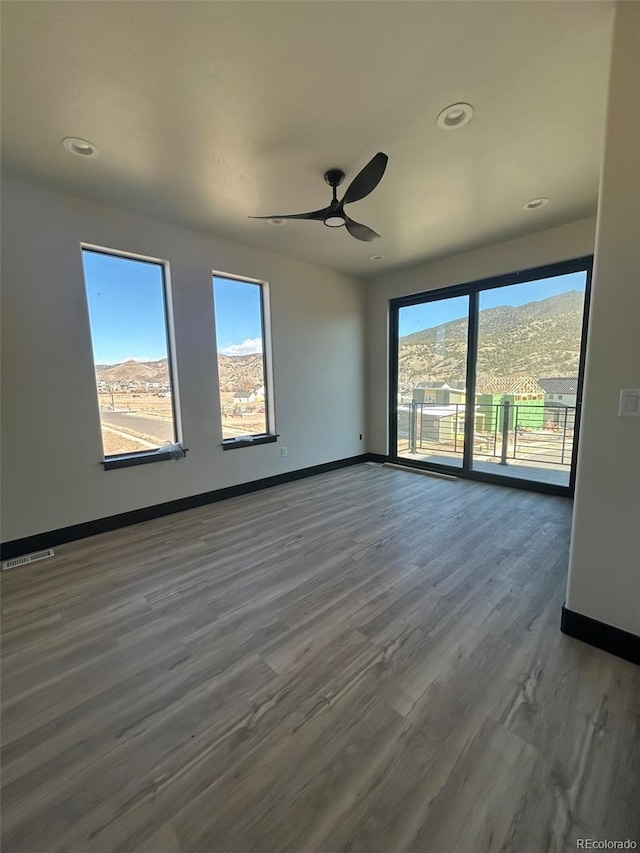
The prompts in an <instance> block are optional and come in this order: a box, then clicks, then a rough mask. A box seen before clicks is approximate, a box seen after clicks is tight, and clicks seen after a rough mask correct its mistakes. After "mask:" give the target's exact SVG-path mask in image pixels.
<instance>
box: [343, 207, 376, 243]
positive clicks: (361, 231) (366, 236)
mask: <svg viewBox="0 0 640 853" xmlns="http://www.w3.org/2000/svg"><path fill="white" fill-rule="evenodd" d="M344 218H345V223H344V224H345V227H346V229H347V231H348V232H349V234H351V236H352V237H355V238H356V240H364V242H365V243H369V242H371V240H377V238H378V237H379V236H380V235H379V234H377V233H376V232H375V231H374V230H373V228H369V227H368V226H367V225H362V224H361V223H360V222H356V221H355V220H354V219H352V218H351V217H350V216H347V215H346V213H345V214H344Z"/></svg>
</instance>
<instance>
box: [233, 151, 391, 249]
mask: <svg viewBox="0 0 640 853" xmlns="http://www.w3.org/2000/svg"><path fill="white" fill-rule="evenodd" d="M388 162H389V158H388V157H387V155H386V154H383V153H382V151H379V152H378V153H377V154H376V155H375V157H372V159H371V160H370V161H369V162H368V163H367V165H366V166H365V167H364V169H362V170H361V171H360V172H358V174H357V175H356V176H355V178H354V179H353V180H352V181H351V183H350V184H349V186H348V188H347V191H346V193H345V194H344V196H343V197H342V199H338V193H337V188H338V187H339V186H340V184H341V183H342V182H343V180H344V172H343V171H341V170H340V169H329V170H328V171H327V172H325V173H324V179H325V181H326V183H328V184H329V186H330V187H331V189H332V190H333V198H332V200H331V204H329V206H328V207H323V208H322V209H320V210H311V211H309V213H292V214H290V215H287V216H283V215H277V216H274V215H273V214H271V215H270V216H250V217H249V219H268V220H269V222H271V223H273V224H274V225H275V224H278V225H279V224H283V223H284V222H285V221H286V220H287V219H310V220H312V221H316V222H323V223H324V224H325V225H326V226H327V227H328V228H341V227H342V226H343V225H344V226H345V227H346V229H347V231H348V232H349V234H351V236H352V237H355V238H356V240H363V241H364V242H370V241H371V240H375V239H376V238H377V237H379V236H380V235H379V234H377V233H376V232H375V231H374V230H373V228H369V227H368V226H367V225H362V224H361V223H360V222H356V221H355V219H351V217H350V216H349V215H348V214H346V213H345V211H344V206H345V204H350V203H351V202H354V201H360V199H363V198H365V197H366V196H368V195H369V193H371V192H373V191H374V189H375V188H376V187H377V186H378V184H379V183H380V181H381V179H382V176H383V175H384V171H385V169H386V168H387V163H388Z"/></svg>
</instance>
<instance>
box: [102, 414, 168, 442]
mask: <svg viewBox="0 0 640 853" xmlns="http://www.w3.org/2000/svg"><path fill="white" fill-rule="evenodd" d="M100 414H101V416H102V422H103V423H104V424H105V426H109V425H110V426H113V427H115V428H116V429H118V428H123V427H124V428H125V429H131V430H133V431H134V432H140V433H143V434H144V435H149V436H153V437H154V438H157V439H158V440H159V442H160V443H162V442H163V441H174V440H175V439H174V435H173V424H172V423H171V421H168V420H167V421H164V420H162V421H161V420H157V419H156V418H150V417H147V415H143V414H140V413H138V412H132V413H131V414H129V412H105V411H101V412H100Z"/></svg>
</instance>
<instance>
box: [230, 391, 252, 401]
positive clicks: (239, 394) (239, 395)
mask: <svg viewBox="0 0 640 853" xmlns="http://www.w3.org/2000/svg"><path fill="white" fill-rule="evenodd" d="M255 399H256V395H255V394H254V393H253V391H236V393H235V394H234V395H233V402H234V403H253V402H254V401H255Z"/></svg>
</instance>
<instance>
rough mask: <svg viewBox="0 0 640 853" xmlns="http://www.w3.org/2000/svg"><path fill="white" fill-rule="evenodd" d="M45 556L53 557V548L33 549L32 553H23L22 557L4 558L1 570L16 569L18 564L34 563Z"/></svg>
mask: <svg viewBox="0 0 640 853" xmlns="http://www.w3.org/2000/svg"><path fill="white" fill-rule="evenodd" d="M47 557H53V548H47V550H46V551H34V552H33V554H23V555H22V557H14V558H13V559H12V560H4V561H3V563H2V571H3V572H4V571H5V570H6V569H17V568H18V566H26V565H27V563H35V562H36V561H37V560H45V559H46V558H47Z"/></svg>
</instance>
